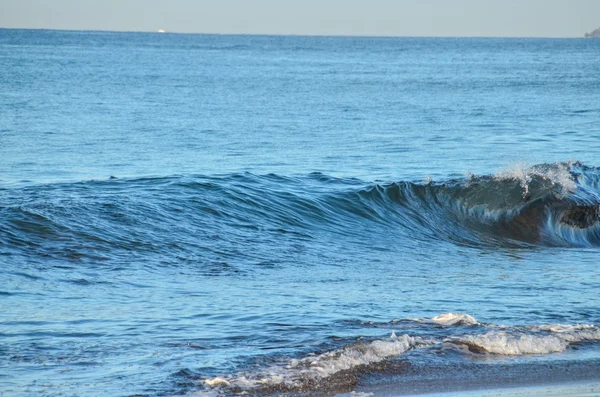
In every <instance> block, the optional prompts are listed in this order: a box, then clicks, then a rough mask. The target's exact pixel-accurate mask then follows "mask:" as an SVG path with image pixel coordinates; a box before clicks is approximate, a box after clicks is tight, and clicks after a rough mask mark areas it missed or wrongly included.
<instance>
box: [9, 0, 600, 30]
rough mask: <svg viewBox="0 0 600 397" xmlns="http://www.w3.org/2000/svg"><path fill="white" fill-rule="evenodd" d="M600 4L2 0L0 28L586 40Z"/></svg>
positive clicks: (537, 0)
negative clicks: (571, 38) (518, 37)
mask: <svg viewBox="0 0 600 397" xmlns="http://www.w3.org/2000/svg"><path fill="white" fill-rule="evenodd" d="M598 26H600V0H395V1H394V0H212V1H209V0H0V27H5V28H49V29H84V30H87V29H91V30H119V31H156V30H158V29H164V30H167V31H172V32H197V33H252V34H309V35H382V36H509V37H510V36H520V37H523V36H525V37H530V36H533V37H581V36H583V35H584V33H586V32H590V31H592V30H594V29H595V28H597V27H598Z"/></svg>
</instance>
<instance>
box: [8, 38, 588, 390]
mask: <svg viewBox="0 0 600 397" xmlns="http://www.w3.org/2000/svg"><path fill="white" fill-rule="evenodd" d="M599 62H600V41H597V40H596V41H595V40H583V39H581V40H580V39H568V40H567V39H478V38H464V39H455V38H366V37H295V36H289V37H288V36H286V37H277V36H221V35H184V34H158V33H109V32H83V31H73V32H66V31H43V30H0V395H2V396H4V395H5V396H30V395H44V396H53V395H62V396H81V395H86V396H93V395H103V396H132V395H144V396H172V395H183V394H188V395H193V394H197V395H207V396H219V395H224V396H227V395H239V394H243V393H249V394H253V395H272V394H281V393H284V394H288V395H290V394H291V395H300V394H302V395H339V394H344V393H352V392H356V393H355V395H368V393H375V394H376V395H385V394H391V395H399V394H410V393H411V392H414V391H416V392H418V391H427V390H448V389H453V388H454V389H456V388H461V387H464V385H465V383H469V382H471V383H477V382H479V383H480V384H481V385H489V384H491V383H493V382H497V383H499V384H506V383H510V382H512V383H514V384H519V382H521V383H522V382H529V383H532V382H541V383H544V382H550V381H552V380H556V379H562V380H578V379H596V380H597V379H598V378H600V370H599V368H600V293H599V292H600V268H599V265H598V264H599V263H600V251H599V250H598V248H599V247H600V211H599V210H598V205H599V204H600V168H597V167H600V161H599V160H598V156H599V155H600V139H599V137H600V74H599V73H598V72H599V69H598V65H599Z"/></svg>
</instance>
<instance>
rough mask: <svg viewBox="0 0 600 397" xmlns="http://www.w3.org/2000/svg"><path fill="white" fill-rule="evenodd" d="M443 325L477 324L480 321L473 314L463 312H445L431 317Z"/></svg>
mask: <svg viewBox="0 0 600 397" xmlns="http://www.w3.org/2000/svg"><path fill="white" fill-rule="evenodd" d="M431 321H433V322H434V323H438V324H441V325H448V326H450V325H477V324H479V322H478V321H477V320H476V319H475V317H473V316H469V315H468V314H461V313H444V314H440V315H439V316H435V317H434V318H432V319H431Z"/></svg>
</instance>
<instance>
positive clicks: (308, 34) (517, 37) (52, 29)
mask: <svg viewBox="0 0 600 397" xmlns="http://www.w3.org/2000/svg"><path fill="white" fill-rule="evenodd" d="M0 30H49V31H57V32H102V33H147V34H148V33H149V34H158V35H160V34H177V35H206V36H209V35H211V36H266V37H282V36H283V37H348V38H351V37H355V38H360V37H364V38H432V39H586V37H585V34H584V35H582V36H477V35H474V36H435V35H431V36H429V35H385V34H383V35H382V34H363V35H357V34H341V33H334V34H324V33H239V32H238V33H235V32H226V33H222V32H178V31H170V30H163V29H157V30H109V29H77V28H14V27H13V28H10V27H3V26H0Z"/></svg>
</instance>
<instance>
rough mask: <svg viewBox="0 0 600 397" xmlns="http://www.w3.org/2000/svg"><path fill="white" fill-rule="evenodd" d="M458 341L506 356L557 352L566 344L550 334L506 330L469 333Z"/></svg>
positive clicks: (565, 346) (566, 344) (563, 348)
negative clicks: (529, 333) (514, 332)
mask: <svg viewBox="0 0 600 397" xmlns="http://www.w3.org/2000/svg"><path fill="white" fill-rule="evenodd" d="M458 342H459V343H461V344H465V345H468V346H472V347H476V348H478V349H480V350H482V351H485V352H487V353H492V354H502V355H508V356H519V355H525V354H549V353H558V352H562V351H564V350H565V349H566V348H567V346H568V343H567V342H566V341H564V340H562V339H560V338H557V337H555V336H552V335H547V336H534V335H512V334H509V333H506V332H489V333H487V334H483V335H476V336H472V335H469V336H465V337H462V338H459V339H458Z"/></svg>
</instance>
